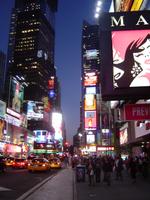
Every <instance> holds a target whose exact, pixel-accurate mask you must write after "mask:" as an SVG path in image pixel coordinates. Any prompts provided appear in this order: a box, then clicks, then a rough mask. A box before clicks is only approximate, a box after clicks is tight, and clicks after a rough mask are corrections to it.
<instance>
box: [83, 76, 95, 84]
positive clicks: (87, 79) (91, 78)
mask: <svg viewBox="0 0 150 200" xmlns="http://www.w3.org/2000/svg"><path fill="white" fill-rule="evenodd" d="M96 83H97V76H89V77H88V76H85V80H84V86H90V85H96Z"/></svg>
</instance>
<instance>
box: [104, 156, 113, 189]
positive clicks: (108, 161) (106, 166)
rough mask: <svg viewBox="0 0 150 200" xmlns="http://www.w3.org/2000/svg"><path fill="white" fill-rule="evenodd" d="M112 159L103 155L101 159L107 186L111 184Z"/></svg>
mask: <svg viewBox="0 0 150 200" xmlns="http://www.w3.org/2000/svg"><path fill="white" fill-rule="evenodd" d="M112 169H113V167H112V160H111V159H110V158H109V157H104V160H103V171H104V181H105V182H106V183H107V185H108V186H110V185H111V173H112Z"/></svg>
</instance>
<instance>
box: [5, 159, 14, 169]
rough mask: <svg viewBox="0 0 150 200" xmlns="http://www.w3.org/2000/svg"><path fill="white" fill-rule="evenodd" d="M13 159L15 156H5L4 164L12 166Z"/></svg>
mask: <svg viewBox="0 0 150 200" xmlns="http://www.w3.org/2000/svg"><path fill="white" fill-rule="evenodd" d="M14 160H15V158H13V157H8V158H6V161H5V164H6V166H7V167H12V164H13V162H14Z"/></svg>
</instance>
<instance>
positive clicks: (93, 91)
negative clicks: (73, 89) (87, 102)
mask: <svg viewBox="0 0 150 200" xmlns="http://www.w3.org/2000/svg"><path fill="white" fill-rule="evenodd" d="M85 93H86V94H96V87H86V92H85Z"/></svg>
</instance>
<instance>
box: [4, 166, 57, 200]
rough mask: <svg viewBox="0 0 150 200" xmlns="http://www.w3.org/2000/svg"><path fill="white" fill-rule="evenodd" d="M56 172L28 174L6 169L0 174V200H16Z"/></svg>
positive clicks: (23, 170)
mask: <svg viewBox="0 0 150 200" xmlns="http://www.w3.org/2000/svg"><path fill="white" fill-rule="evenodd" d="M57 172H58V170H50V171H47V172H35V173H29V172H28V171H27V170H26V169H11V168H9V169H7V171H6V172H5V173H0V200H16V199H17V198H18V197H20V196H21V195H22V194H24V193H25V192H27V191H28V190H30V189H31V188H32V187H34V186H35V185H37V184H39V183H40V182H42V181H43V180H44V179H46V178H48V177H50V176H52V175H53V174H54V173H57Z"/></svg>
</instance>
